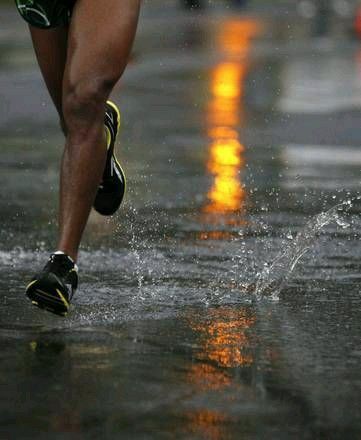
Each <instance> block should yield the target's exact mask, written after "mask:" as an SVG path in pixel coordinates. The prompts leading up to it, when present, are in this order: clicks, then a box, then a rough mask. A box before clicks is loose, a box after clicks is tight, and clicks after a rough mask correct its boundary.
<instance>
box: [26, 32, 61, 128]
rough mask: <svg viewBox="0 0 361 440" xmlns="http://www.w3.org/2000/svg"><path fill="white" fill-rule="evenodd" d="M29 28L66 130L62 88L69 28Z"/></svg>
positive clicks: (41, 66) (42, 69)
mask: <svg viewBox="0 0 361 440" xmlns="http://www.w3.org/2000/svg"><path fill="white" fill-rule="evenodd" d="M29 28H30V33H31V37H32V40H33V46H34V49H35V53H36V56H37V59H38V63H39V66H40V70H41V72H42V74H43V77H44V80H45V83H46V85H47V88H48V90H49V93H50V96H51V98H52V100H53V102H54V104H55V107H56V109H57V110H58V113H59V118H60V121H61V125H62V128H63V130H64V119H63V111H62V97H63V90H62V88H63V78H64V70H65V64H66V52H67V46H68V28H67V27H61V28H56V29H50V30H44V29H38V28H35V27H33V26H29Z"/></svg>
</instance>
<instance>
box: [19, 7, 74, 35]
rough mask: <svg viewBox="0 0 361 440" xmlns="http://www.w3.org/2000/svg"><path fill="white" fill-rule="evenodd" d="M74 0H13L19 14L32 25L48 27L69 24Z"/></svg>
mask: <svg viewBox="0 0 361 440" xmlns="http://www.w3.org/2000/svg"><path fill="white" fill-rule="evenodd" d="M75 1H76V0H15V3H16V6H17V8H18V11H19V12H20V15H21V16H22V17H23V18H24V19H25V20H26V21H27V22H28V23H30V24H31V25H32V26H35V27H38V28H42V29H50V28H54V27H58V26H66V25H67V24H69V20H70V17H71V13H72V10H73V7H74V3H75Z"/></svg>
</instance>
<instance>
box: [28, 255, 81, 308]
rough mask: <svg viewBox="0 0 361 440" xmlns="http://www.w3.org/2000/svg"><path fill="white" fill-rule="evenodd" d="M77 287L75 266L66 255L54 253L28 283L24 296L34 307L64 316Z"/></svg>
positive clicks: (76, 269)
mask: <svg viewBox="0 0 361 440" xmlns="http://www.w3.org/2000/svg"><path fill="white" fill-rule="evenodd" d="M77 287H78V268H77V265H76V264H75V263H74V262H73V260H72V259H71V258H70V257H68V256H67V255H65V254H61V253H59V254H58V253H55V254H52V255H51V256H50V259H49V261H48V262H47V263H46V265H45V267H44V269H43V270H42V271H41V272H40V273H39V274H37V275H35V277H34V278H33V280H32V281H31V282H30V283H29V285H28V286H27V288H26V295H27V297H28V298H29V299H30V300H31V302H32V303H33V304H34V305H35V306H37V307H40V308H41V309H45V310H48V311H49V312H52V313H55V314H56V315H60V316H66V315H67V313H68V311H69V307H70V301H71V299H72V297H73V295H74V293H75V290H76V288H77Z"/></svg>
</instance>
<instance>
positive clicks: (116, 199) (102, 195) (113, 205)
mask: <svg viewBox="0 0 361 440" xmlns="http://www.w3.org/2000/svg"><path fill="white" fill-rule="evenodd" d="M104 123H105V129H106V133H107V148H108V151H107V161H106V164H105V169H104V173H103V179H102V182H101V183H100V185H99V188H98V192H97V195H96V197H95V201H94V205H93V206H94V209H95V210H96V211H97V212H99V214H102V215H113V214H114V213H115V212H116V211H117V209H118V208H119V206H120V204H121V203H122V200H123V197H124V193H125V185H126V182H125V175H124V171H123V170H122V167H121V166H120V164H119V162H118V160H117V158H116V156H115V152H114V146H115V141H116V138H117V134H118V132H119V128H120V113H119V109H118V107H117V106H116V105H115V104H114V103H113V102H111V101H108V102H107V104H106V111H105V119H104Z"/></svg>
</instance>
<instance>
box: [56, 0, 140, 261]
mask: <svg viewBox="0 0 361 440" xmlns="http://www.w3.org/2000/svg"><path fill="white" fill-rule="evenodd" d="M106 3H107V5H106V7H104V3H103V2H99V0H77V2H76V4H75V7H74V10H73V15H72V19H71V23H70V27H69V35H68V52H67V60H66V66H65V72H64V78H63V93H62V106H61V109H62V112H63V116H64V122H65V127H66V133H67V137H66V143H65V150H64V155H63V160H62V167H61V178H60V213H59V223H60V225H59V226H60V234H59V243H58V249H59V250H61V251H63V252H65V253H66V254H68V255H69V256H71V257H72V258H73V259H74V260H75V259H76V257H77V252H78V248H79V244H80V240H81V236H82V233H83V230H84V228H85V225H86V222H87V219H88V216H89V212H90V209H91V206H92V204H93V201H94V198H95V194H96V191H97V188H98V185H99V183H100V180H101V177H102V173H103V170H104V164H105V158H106V140H105V132H104V112H105V103H106V100H107V98H108V96H109V94H110V92H111V90H112V88H113V87H114V85H115V83H116V82H117V81H118V79H119V78H120V76H121V75H122V73H123V71H124V69H125V67H126V64H127V60H128V56H129V53H130V50H131V46H132V43H133V39H134V35H135V32H136V27H137V22H138V15H139V7H140V0H107V2H106ZM109 11H111V13H109Z"/></svg>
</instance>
